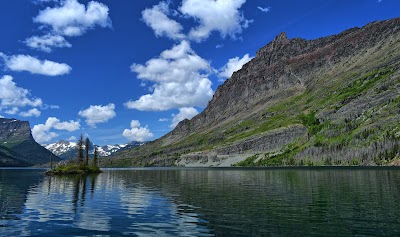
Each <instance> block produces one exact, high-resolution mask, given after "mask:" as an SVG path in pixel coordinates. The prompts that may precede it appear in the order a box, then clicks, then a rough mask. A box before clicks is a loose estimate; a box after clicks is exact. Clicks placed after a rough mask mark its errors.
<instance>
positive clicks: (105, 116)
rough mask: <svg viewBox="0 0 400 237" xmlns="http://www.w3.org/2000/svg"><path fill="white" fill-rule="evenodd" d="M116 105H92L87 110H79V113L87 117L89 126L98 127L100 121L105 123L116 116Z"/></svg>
mask: <svg viewBox="0 0 400 237" xmlns="http://www.w3.org/2000/svg"><path fill="white" fill-rule="evenodd" d="M114 110H115V105H114V104H108V105H105V106H102V105H91V106H90V107H89V108H87V109H85V110H81V111H79V113H78V115H79V116H81V117H83V118H86V123H87V124H88V125H89V126H92V127H96V124H98V123H105V122H107V121H109V120H110V119H112V118H114V117H115V116H116V113H115V111H114Z"/></svg>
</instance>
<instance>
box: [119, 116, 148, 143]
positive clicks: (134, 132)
mask: <svg viewBox="0 0 400 237" xmlns="http://www.w3.org/2000/svg"><path fill="white" fill-rule="evenodd" d="M122 135H123V136H124V137H126V138H127V139H128V140H130V141H137V142H144V141H148V140H149V139H150V138H152V137H154V134H153V133H152V132H151V131H150V130H149V129H148V128H147V126H146V127H142V126H141V125H140V122H139V121H138V120H132V121H131V128H130V129H125V130H124V132H123V133H122Z"/></svg>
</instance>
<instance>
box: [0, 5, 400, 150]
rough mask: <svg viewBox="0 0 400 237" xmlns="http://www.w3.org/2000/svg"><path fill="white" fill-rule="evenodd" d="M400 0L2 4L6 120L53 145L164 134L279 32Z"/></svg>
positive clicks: (316, 32) (339, 21) (351, 18)
mask: <svg viewBox="0 0 400 237" xmlns="http://www.w3.org/2000/svg"><path fill="white" fill-rule="evenodd" d="M399 12H400V2H399V1H398V0H381V1H377V0H352V1H342V0H336V1H333V0H303V1H289V0H217V1H215V0H202V1H199V0H183V1H156V0H145V1H144V0H143V1H134V0H131V1H115V0H97V1H86V0H85V1H84V0H18V1H15V0H4V1H0V30H1V32H2V37H1V38H0V67H1V70H2V71H1V72H0V116H2V117H6V118H17V119H21V120H28V121H30V124H31V127H32V131H33V135H34V138H35V139H36V140H37V141H38V142H39V143H42V144H46V143H51V142H55V141H58V140H61V139H64V140H67V139H70V140H75V139H76V137H79V134H81V133H83V134H85V135H88V136H89V137H90V138H91V140H92V141H93V142H94V143H96V144H99V145H104V144H117V143H127V142H129V141H132V140H136V141H145V140H153V139H156V138H159V137H161V136H163V135H164V134H166V133H168V132H169V131H171V130H172V129H173V127H174V126H175V125H176V124H177V123H178V122H179V121H180V120H182V119H184V118H191V117H193V116H195V115H196V114H197V113H199V112H201V111H202V110H203V109H204V107H205V106H206V105H207V102H208V101H209V100H210V99H211V98H212V95H213V93H214V92H215V90H216V88H217V87H218V86H219V85H221V84H222V83H223V81H224V80H225V79H226V78H228V77H230V75H231V74H232V72H233V71H235V70H238V69H240V68H241V66H242V65H243V64H244V63H246V62H247V61H249V60H250V59H251V58H252V57H254V55H255V54H256V52H257V50H258V49H259V48H260V47H262V46H264V45H265V44H267V43H268V42H270V41H271V40H272V39H273V38H274V37H275V36H276V35H277V34H279V33H280V32H287V34H288V37H289V38H294V37H301V38H306V39H315V38H319V37H323V36H327V35H331V34H336V33H339V32H341V31H343V30H345V29H348V28H351V27H355V26H363V25H365V24H367V23H368V22H371V21H375V20H385V19H390V18H394V17H399Z"/></svg>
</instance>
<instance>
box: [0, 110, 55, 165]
mask: <svg viewBox="0 0 400 237" xmlns="http://www.w3.org/2000/svg"><path fill="white" fill-rule="evenodd" d="M0 144H1V145H2V146H3V147H5V148H7V149H8V151H12V152H13V153H12V157H13V160H14V163H15V164H14V163H13V164H14V165H15V166H28V165H35V164H44V163H47V162H49V159H50V156H53V160H54V161H59V160H60V159H59V158H58V157H56V156H55V155H54V154H52V153H51V152H50V151H48V150H47V149H45V148H44V147H42V146H41V145H39V144H38V143H37V142H36V141H35V140H34V139H33V137H32V133H31V128H30V125H29V122H28V121H19V120H16V119H5V118H0ZM4 162H5V163H0V165H7V166H9V165H8V163H7V161H4Z"/></svg>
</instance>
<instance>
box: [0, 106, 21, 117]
mask: <svg viewBox="0 0 400 237" xmlns="http://www.w3.org/2000/svg"><path fill="white" fill-rule="evenodd" d="M18 111H19V108H18V107H12V108H11V109H9V110H6V111H4V113H6V114H9V115H14V114H17V113H18Z"/></svg>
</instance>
